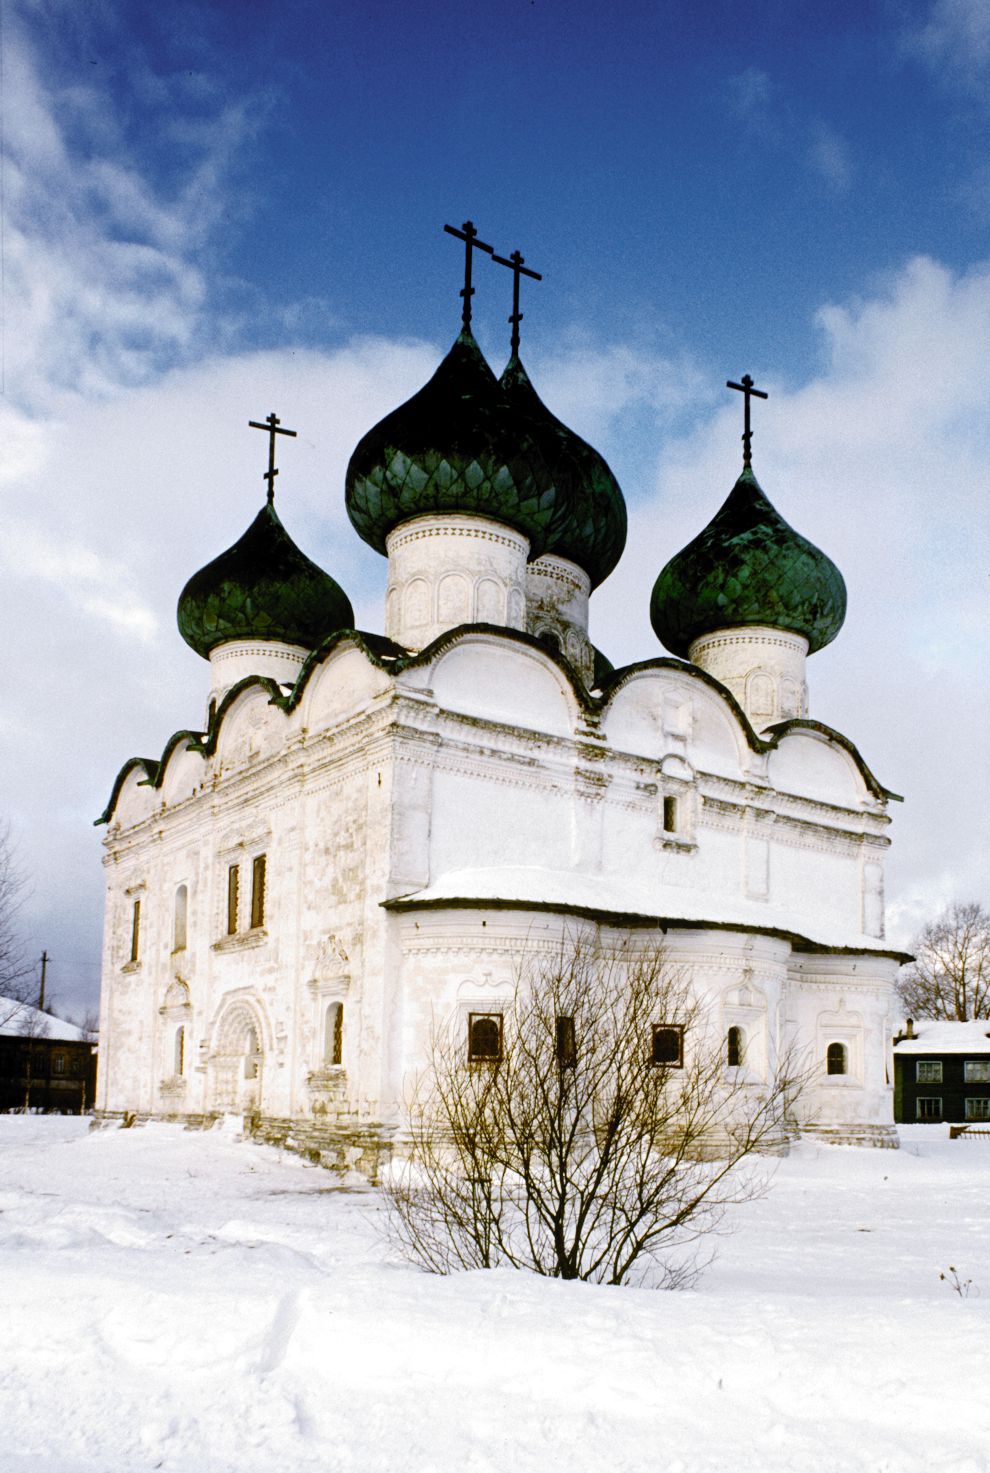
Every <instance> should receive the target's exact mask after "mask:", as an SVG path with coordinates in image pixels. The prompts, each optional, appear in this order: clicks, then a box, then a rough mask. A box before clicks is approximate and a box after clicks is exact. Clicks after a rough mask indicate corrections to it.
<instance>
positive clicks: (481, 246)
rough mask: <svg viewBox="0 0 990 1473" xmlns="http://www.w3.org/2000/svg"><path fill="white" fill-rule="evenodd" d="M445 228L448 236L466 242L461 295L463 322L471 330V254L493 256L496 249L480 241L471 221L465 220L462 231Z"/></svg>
mask: <svg viewBox="0 0 990 1473" xmlns="http://www.w3.org/2000/svg"><path fill="white" fill-rule="evenodd" d="M443 228H444V230H445V231H446V233H447V234H448V235H456V236H457V239H458V240H463V242H464V285H463V287H462V288H461V293H460V294H461V296H462V297H463V298H464V309H463V311H462V312H461V322H462V323H463V325H464V327H465V328H469V327H470V326H471V298H472V297H473V296H474V287H473V286H472V285H471V261H472V255H471V252H472V251H487V253H488V255H489V256H491V255H494V253H495V247H494V246H490V245H486V244H485V242H484V241H483V240H479V239H478V232H477V230H476V229H475V227H474V225H473V224H472V223H471V221H470V220H465V221H464V224H463V225H462V226H461V228H460V230H457V229H456V228H455V227H454V226H453V225H445V226H444V227H443Z"/></svg>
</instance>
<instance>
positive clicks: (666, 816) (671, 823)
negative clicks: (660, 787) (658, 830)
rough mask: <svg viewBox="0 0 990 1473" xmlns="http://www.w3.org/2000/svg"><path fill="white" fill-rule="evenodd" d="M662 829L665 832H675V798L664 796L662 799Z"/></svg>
mask: <svg viewBox="0 0 990 1473" xmlns="http://www.w3.org/2000/svg"><path fill="white" fill-rule="evenodd" d="M663 831H664V833H665V834H676V833H677V799H676V798H670V797H668V798H664V800H663Z"/></svg>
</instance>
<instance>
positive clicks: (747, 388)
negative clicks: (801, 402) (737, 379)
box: [725, 373, 769, 467]
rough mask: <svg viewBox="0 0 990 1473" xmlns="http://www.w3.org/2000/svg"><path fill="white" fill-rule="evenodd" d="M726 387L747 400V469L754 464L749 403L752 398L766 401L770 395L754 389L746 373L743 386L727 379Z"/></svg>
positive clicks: (744, 432) (744, 413)
mask: <svg viewBox="0 0 990 1473" xmlns="http://www.w3.org/2000/svg"><path fill="white" fill-rule="evenodd" d="M725 387H726V388H727V389H738V390H739V392H740V394H742V396H743V398H744V400H745V403H746V407H745V410H744V411H743V436H742V442H743V466H744V467H745V466H747V465H752V463H753V455H752V445H753V431H752V430H751V429H750V425H749V401H750V399H751V398H756V399H766V398H768V397H769V395H767V394H765V393H764V392H763V390H762V389H754V388H753V380H752V379H751V378H750V376H749V374H748V373H744V374H743V381H742V383H741V384H734V383H733V382H732V380H731V379H730V378H727V379H726V381H725Z"/></svg>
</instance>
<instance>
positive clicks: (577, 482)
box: [499, 353, 626, 588]
mask: <svg viewBox="0 0 990 1473" xmlns="http://www.w3.org/2000/svg"><path fill="white" fill-rule="evenodd" d="M499 384H500V386H501V389H502V392H503V394H504V396H505V399H506V403H507V404H508V405H509V407H510V409H511V410H512V412H513V414H514V415H515V416H517V417H518V419H519V420H521V421H524V422H526V423H527V425H528V426H529V432H530V435H531V437H532V439H533V441H534V442H535V444H536V445H537V447H538V448H539V450H540V452H541V454H542V456H543V459H544V461H545V462H546V465H547V468H548V471H549V475H550V477H551V480H552V482H553V485H554V489H555V492H556V496H555V514H554V519H553V523H552V525H551V528H550V535H549V538H548V540H547V544H546V546H545V547H544V549H543V551H544V552H550V553H554V554H556V556H557V557H563V558H568V559H569V560H570V561H571V562H572V563H577V565H578V567H579V568H582V569H583V570H584V571H585V572H586V573H587V574H588V577H589V578H590V579H591V586H592V588H597V587H598V585H599V583H604V581H605V579H606V578H607V577H608V575H609V573H611V572H612V570H613V568H614V567H615V565H616V563H617V562H618V561H619V558H620V557H621V556H622V549H623V548H624V547H625V545H626V503H625V501H624V500H623V497H622V492H621V490H620V489H619V483H618V481H617V480H616V479H615V477H614V476H613V474H612V472H611V471H610V470H609V468H608V465H607V464H606V463H605V461H604V460H603V458H602V457H601V456H600V455H599V454H598V451H597V450H594V449H593V448H592V447H591V446H590V445H589V444H588V443H587V441H585V440H582V439H581V437H580V435H576V434H575V433H574V431H573V430H569V429H568V428H567V426H566V425H564V424H561V422H560V420H559V419H557V418H556V416H555V415H553V414H551V413H550V410H549V409H548V408H547V407H546V405H545V404H544V403H543V401H542V399H541V398H540V396H539V395H538V394H537V392H536V390H535V389H534V388H533V385H532V384H531V382H530V380H529V375H528V374H527V372H526V370H525V368H524V367H523V365H522V363H521V362H520V360H519V358H518V357H517V356H516V355H515V354H514V353H513V355H512V357H511V358H510V359H509V361H508V363H507V364H506V366H505V371H504V372H503V374H502V377H501V378H500V379H499Z"/></svg>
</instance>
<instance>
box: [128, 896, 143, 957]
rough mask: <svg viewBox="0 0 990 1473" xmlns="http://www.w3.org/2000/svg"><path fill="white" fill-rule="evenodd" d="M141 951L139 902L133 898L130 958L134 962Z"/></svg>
mask: <svg viewBox="0 0 990 1473" xmlns="http://www.w3.org/2000/svg"><path fill="white" fill-rule="evenodd" d="M140 951H141V902H140V900H135V902H134V906H133V908H132V910H131V955H130V960H131V961H132V962H136V961H137V960H138V957H139V955H140Z"/></svg>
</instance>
